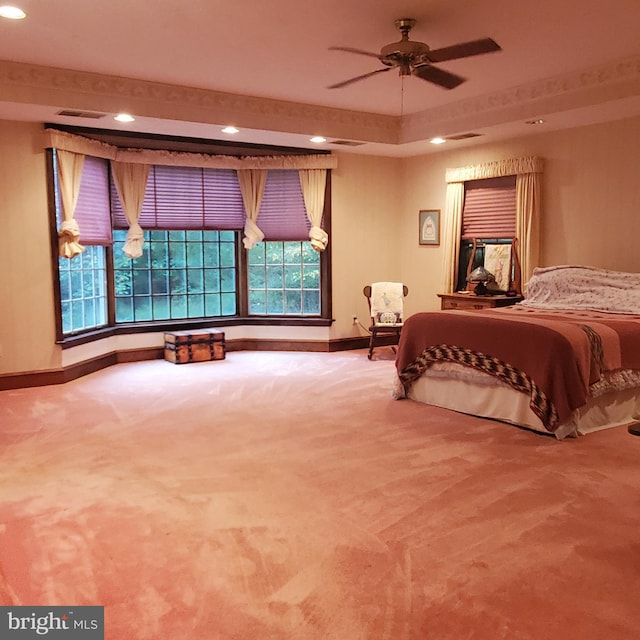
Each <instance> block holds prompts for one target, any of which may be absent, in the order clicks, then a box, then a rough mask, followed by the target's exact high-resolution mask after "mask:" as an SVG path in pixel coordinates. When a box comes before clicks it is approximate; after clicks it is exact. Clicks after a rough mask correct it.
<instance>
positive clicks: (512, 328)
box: [396, 305, 640, 432]
mask: <svg viewBox="0 0 640 640" xmlns="http://www.w3.org/2000/svg"><path fill="white" fill-rule="evenodd" d="M434 362H455V363H457V364H461V365H464V366H467V367H471V368H473V369H476V370H478V371H482V372H484V373H488V374H489V375H492V376H494V377H496V378H498V379H500V380H502V381H503V382H505V383H506V384H508V385H509V386H510V387H512V388H513V389H515V390H517V391H520V392H522V393H526V394H527V395H528V396H529V397H530V406H531V409H532V410H533V412H534V413H535V414H536V415H537V416H538V417H539V418H540V420H541V422H542V424H543V425H544V426H545V428H546V429H547V430H549V431H551V432H553V431H555V429H556V428H557V427H558V426H559V425H560V424H562V423H563V422H565V421H566V420H568V419H569V417H570V416H571V414H572V413H573V411H574V410H575V409H577V408H579V407H581V406H582V405H584V404H585V403H586V401H587V399H588V396H589V387H590V385H592V384H594V383H596V382H598V381H599V380H600V378H601V375H602V373H603V372H605V371H607V372H609V371H615V370H617V369H621V368H624V369H637V370H640V316H638V317H630V316H626V315H619V316H618V315H613V314H609V313H589V312H575V313H572V312H563V313H560V312H553V311H552V312H538V311H534V310H532V309H526V308H524V307H521V306H520V305H515V306H513V307H506V308H503V309H491V310H486V311H466V312H465V311H436V312H431V313H418V314H415V315H413V316H411V317H410V318H408V319H407V320H406V321H405V325H404V329H403V332H402V335H401V338H400V344H399V346H398V355H397V358H396V367H397V371H398V380H399V382H400V384H401V387H402V390H403V392H404V395H406V393H407V391H408V390H409V388H410V387H411V385H412V384H413V382H414V381H415V380H417V379H418V378H419V377H420V376H421V375H422V373H423V372H424V371H425V370H426V369H427V368H429V367H430V366H431V365H432V364H433V363H434ZM402 395H403V394H400V397H402Z"/></svg>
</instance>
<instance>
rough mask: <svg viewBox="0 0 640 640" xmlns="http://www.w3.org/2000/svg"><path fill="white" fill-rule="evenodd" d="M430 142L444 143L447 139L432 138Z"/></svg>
mask: <svg viewBox="0 0 640 640" xmlns="http://www.w3.org/2000/svg"><path fill="white" fill-rule="evenodd" d="M429 142H430V143H431V144H444V143H445V142H446V140H445V139H444V138H431V140H429Z"/></svg>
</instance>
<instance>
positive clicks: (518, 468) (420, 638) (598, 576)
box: [0, 349, 640, 640]
mask: <svg viewBox="0 0 640 640" xmlns="http://www.w3.org/2000/svg"><path fill="white" fill-rule="evenodd" d="M380 356H381V357H380V358H379V359H377V360H374V361H371V362H370V361H369V360H367V357H366V352H365V351H354V352H343V353H335V354H320V353H269V352H262V353H253V352H232V353H229V354H228V355H227V359H226V360H224V361H218V362H209V363H199V364H191V365H181V366H176V365H173V364H170V363H167V362H164V361H151V362H140V363H134V364H124V365H118V366H116V367H111V368H109V369H106V370H104V371H101V372H98V373H95V374H92V375H90V376H87V377H85V378H83V379H80V380H76V381H74V382H71V383H69V384H67V385H64V386H55V387H42V388H35V389H22V390H15V391H4V392H0V456H1V457H0V461H1V464H0V604H15V605H37V604H42V605H73V604H75V605H82V604H99V605H104V606H105V628H106V638H108V639H109V640H129V639H135V640H138V639H140V640H142V639H154V640H164V639H165V638H166V639H167V640H169V639H171V640H182V639H184V640H187V639H188V640H232V639H233V640H236V639H237V640H254V639H255V640H383V639H384V640H425V639H426V640H500V639H505V640H507V639H508V640H534V639H535V640H574V639H575V640H605V639H607V640H609V639H611V640H637V638H638V637H640V607H639V606H638V604H639V602H640V438H634V437H633V436H631V435H629V434H628V433H627V431H626V428H618V429H611V430H608V431H605V432H599V433H594V434H591V435H589V436H586V437H583V438H579V439H574V440H565V441H562V442H559V441H556V440H555V439H553V438H551V437H545V436H542V435H536V434H534V433H531V432H527V431H523V430H519V429H517V428H515V427H512V426H508V425H505V424H500V423H497V422H492V421H489V420H481V419H475V418H470V417H465V416H461V415H458V414H455V413H452V412H448V411H445V410H442V409H437V408H433V407H426V406H424V405H419V404H417V403H414V402H412V401H409V400H403V401H394V400H392V399H391V387H392V383H393V376H394V365H393V360H392V354H391V351H390V350H384V349H383V350H381V351H380Z"/></svg>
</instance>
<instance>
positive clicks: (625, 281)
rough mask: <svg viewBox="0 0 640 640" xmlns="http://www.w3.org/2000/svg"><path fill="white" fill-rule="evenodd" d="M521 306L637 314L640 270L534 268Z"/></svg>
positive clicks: (639, 299) (561, 267)
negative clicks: (626, 271)
mask: <svg viewBox="0 0 640 640" xmlns="http://www.w3.org/2000/svg"><path fill="white" fill-rule="evenodd" d="M520 304H521V305H522V306H525V307H531V308H532V309H570V310H587V311H601V312H605V313H627V314H640V273H625V272H622V271H609V270H607V269H599V268H597V267H582V266H571V265H569V266H557V267H544V268H540V267H538V268H536V269H534V270H533V275H532V276H531V279H530V280H529V282H528V283H527V287H526V291H525V299H524V300H523V301H522V302H521V303H520Z"/></svg>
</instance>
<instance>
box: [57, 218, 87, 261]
mask: <svg viewBox="0 0 640 640" xmlns="http://www.w3.org/2000/svg"><path fill="white" fill-rule="evenodd" d="M79 239H80V227H79V226H78V223H77V222H76V221H75V219H73V218H72V219H71V220H65V221H64V222H63V223H62V224H61V225H60V230H59V231H58V255H59V256H60V257H61V258H69V259H71V258H73V257H75V256H77V255H78V254H80V253H82V252H83V251H84V247H83V246H82V245H81V244H80V243H79V242H78V240H79Z"/></svg>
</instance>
